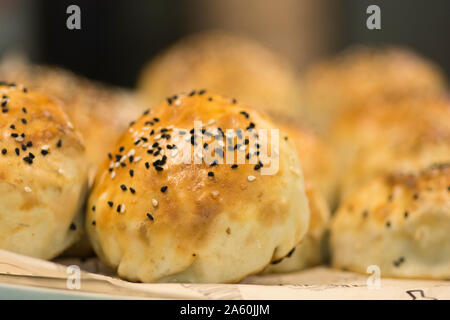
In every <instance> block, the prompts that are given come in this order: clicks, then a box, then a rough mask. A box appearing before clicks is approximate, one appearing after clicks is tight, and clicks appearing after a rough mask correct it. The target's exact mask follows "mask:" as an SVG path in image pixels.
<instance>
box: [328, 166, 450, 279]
mask: <svg viewBox="0 0 450 320" xmlns="http://www.w3.org/2000/svg"><path fill="white" fill-rule="evenodd" d="M449 229H450V166H449V164H448V163H447V164H445V163H444V164H435V165H433V166H431V167H429V168H427V169H425V170H421V171H418V172H415V173H410V174H404V173H395V172H394V173H389V174H386V175H382V176H380V177H378V178H376V179H373V180H371V181H370V182H368V183H366V184H364V185H362V186H361V187H360V188H358V189H356V190H354V191H353V192H352V193H351V195H350V196H349V197H348V198H347V200H346V201H344V203H343V204H342V205H341V208H340V209H339V210H338V211H337V212H336V214H335V215H334V217H333V219H332V223H331V250H332V256H333V265H334V266H335V267H338V268H345V269H348V270H351V271H357V272H362V273H366V268H367V267H368V266H369V265H377V266H378V267H380V269H381V274H382V275H383V276H385V277H408V278H430V279H449V278H450V254H449V253H450V236H449V232H448V230H449Z"/></svg>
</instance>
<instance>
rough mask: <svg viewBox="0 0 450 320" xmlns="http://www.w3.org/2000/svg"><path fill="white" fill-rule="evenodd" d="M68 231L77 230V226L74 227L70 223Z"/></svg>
mask: <svg viewBox="0 0 450 320" xmlns="http://www.w3.org/2000/svg"><path fill="white" fill-rule="evenodd" d="M70 230H77V226H76V225H75V223H73V222H72V223H71V224H70Z"/></svg>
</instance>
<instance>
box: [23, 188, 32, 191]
mask: <svg viewBox="0 0 450 320" xmlns="http://www.w3.org/2000/svg"><path fill="white" fill-rule="evenodd" d="M23 189H24V190H25V192H31V188H30V187H25V188H23Z"/></svg>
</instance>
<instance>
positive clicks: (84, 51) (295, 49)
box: [0, 0, 450, 87]
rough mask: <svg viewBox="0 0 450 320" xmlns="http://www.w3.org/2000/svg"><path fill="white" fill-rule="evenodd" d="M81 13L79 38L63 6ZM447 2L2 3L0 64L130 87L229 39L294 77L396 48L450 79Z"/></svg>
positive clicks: (5, 0)
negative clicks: (286, 66)
mask: <svg viewBox="0 0 450 320" xmlns="http://www.w3.org/2000/svg"><path fill="white" fill-rule="evenodd" d="M71 4H76V5H78V6H79V7H80V8H81V26H82V29H81V30H68V29H67V28H66V19H67V17H68V14H66V8H67V7H68V6H69V5H71ZM371 4H376V5H378V6H380V8H381V23H382V29H381V30H368V29H367V28H366V19H367V17H368V15H367V14H366V8H367V7H368V6H369V5H371ZM449 12H450V1H446V0H434V1H425V0H396V1H376V0H370V1H366V0H346V1H335V0H314V1H313V0H281V1H276V0H267V1H261V0H246V1H242V0H221V1H211V0H180V1H145V0H133V1H117V0H109V1H106V0H103V1H100V0H70V1H67V0H54V1H52V0H0V56H2V55H4V54H6V53H8V52H11V51H13V50H15V51H22V52H25V53H26V54H27V55H28V56H29V57H30V58H31V60H32V61H33V62H37V63H45V64H53V65H60V66H63V67H66V68H69V69H71V70H73V71H75V72H77V73H79V74H82V75H85V76H88V77H90V78H92V79H97V80H101V81H104V82H107V83H111V84H116V85H122V86H127V87H134V86H135V83H136V78H137V75H138V73H139V70H140V69H141V67H142V66H143V65H144V64H145V63H146V62H147V61H148V60H149V59H150V58H151V57H153V56H154V55H155V54H157V53H158V52H160V51H161V50H162V49H164V48H165V47H167V46H168V45H170V44H171V43H173V42H174V41H175V40H177V39H180V38H182V37H183V36H185V35H187V34H190V33H193V32H198V31H201V30H207V29H222V30H228V31H233V32H236V33H239V34H243V35H245V36H249V37H252V38H255V39H257V40H259V41H260V42H261V43H263V44H264V45H265V46H267V47H269V48H271V49H272V50H274V51H276V52H278V53H281V54H283V55H284V56H286V57H288V58H289V59H290V60H291V61H292V62H293V63H294V65H295V66H296V67H297V68H298V70H300V71H301V70H302V69H303V68H304V67H305V65H307V64H309V63H311V62H314V61H316V60H318V59H321V58H324V57H327V56H329V55H332V54H334V53H336V52H338V51H340V50H342V49H344V48H346V47H348V46H349V45H352V44H356V43H369V44H370V43H372V44H373V43H377V44H379V43H385V44H390V43H395V44H400V45H406V46H409V47H411V48H413V49H415V50H416V51H418V52H419V53H421V54H423V55H425V56H427V57H428V58H431V59H432V60H434V61H435V62H437V63H438V64H440V65H441V67H442V68H443V69H444V70H445V71H446V73H447V76H448V75H449V74H450V58H449V57H450V41H448V35H449V31H450V19H449Z"/></svg>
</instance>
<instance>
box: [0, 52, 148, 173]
mask: <svg viewBox="0 0 450 320" xmlns="http://www.w3.org/2000/svg"><path fill="white" fill-rule="evenodd" d="M0 78H3V79H10V81H15V82H17V83H23V84H24V85H26V86H27V88H29V89H33V90H37V91H39V92H42V93H44V94H46V95H48V96H50V97H51V98H52V99H54V100H58V101H59V102H60V104H61V106H62V107H63V108H64V110H65V111H66V113H67V114H68V115H69V118H70V120H71V121H72V123H73V124H74V126H75V127H76V128H77V130H79V131H80V132H81V134H82V135H83V138H84V141H85V145H86V156H87V160H88V161H89V176H90V180H91V181H92V180H93V178H94V175H95V170H96V169H97V167H98V166H99V165H100V163H101V162H102V161H103V158H104V157H105V155H106V154H107V153H108V151H109V150H111V148H112V147H113V146H114V144H115V143H116V141H117V139H118V138H119V137H120V135H121V134H122V132H123V130H125V128H126V127H127V126H128V124H129V122H130V121H132V120H134V119H135V118H136V117H138V116H139V115H140V114H141V113H142V111H143V110H144V109H143V108H142V107H141V106H140V105H139V103H138V99H136V98H135V96H134V94H132V93H131V92H129V91H127V90H124V89H120V88H114V87H108V86H105V85H103V84H100V83H97V82H94V81H91V80H88V79H85V78H83V77H81V76H78V75H75V74H73V73H71V72H70V71H67V70H64V69H61V68H56V67H48V66H40V65H33V64H30V63H29V62H27V60H26V59H24V58H16V57H10V58H6V59H5V60H4V61H3V62H2V63H1V64H0Z"/></svg>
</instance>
